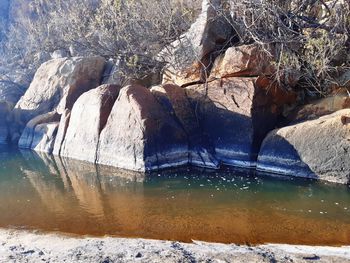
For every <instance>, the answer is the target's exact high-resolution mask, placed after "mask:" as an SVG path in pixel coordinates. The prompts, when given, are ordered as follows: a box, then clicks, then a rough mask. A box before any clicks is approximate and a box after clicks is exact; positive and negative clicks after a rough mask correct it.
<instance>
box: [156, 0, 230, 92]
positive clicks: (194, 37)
mask: <svg viewBox="0 0 350 263" xmlns="http://www.w3.org/2000/svg"><path fill="white" fill-rule="evenodd" d="M223 5H224V1H221V0H205V1H203V2H202V12H201V14H200V15H199V17H198V18H197V20H196V21H195V22H194V23H193V24H192V25H191V28H190V29H189V30H188V31H187V32H186V33H185V34H183V35H182V36H181V37H179V40H177V41H175V42H173V43H172V44H170V46H168V47H166V48H165V49H164V50H163V51H162V52H161V53H160V54H159V55H158V56H159V59H160V60H165V61H167V62H170V63H169V66H168V67H167V68H166V69H165V72H164V75H163V82H164V83H170V84H171V83H174V84H177V85H179V86H182V85H188V84H190V83H195V82H203V81H205V80H206V79H207V78H208V76H209V75H208V74H209V72H210V68H211V66H212V64H213V63H214V60H215V57H216V56H217V55H219V50H222V49H224V48H225V47H226V46H227V45H230V43H231V42H234V41H235V40H237V39H236V38H235V33H234V30H233V28H232V26H231V25H230V23H229V21H228V20H227V18H225V17H224V16H223V15H222V14H223V13H224V12H225V11H224V8H223Z"/></svg>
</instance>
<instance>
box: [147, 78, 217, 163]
mask: <svg viewBox="0 0 350 263" xmlns="http://www.w3.org/2000/svg"><path fill="white" fill-rule="evenodd" d="M151 91H152V93H153V94H154V95H155V96H156V98H157V100H158V101H159V102H160V103H161V104H162V105H163V107H164V108H165V109H166V110H167V111H168V112H170V113H171V114H172V115H173V116H174V117H175V118H176V119H177V121H178V122H179V123H180V125H181V127H182V128H183V129H184V131H185V132H186V135H187V139H188V152H189V163H190V164H193V165H196V166H200V167H210V168H217V167H218V165H219V162H218V160H217V159H216V158H215V156H214V149H213V147H212V145H211V144H210V143H209V141H208V138H206V135H205V134H203V133H202V131H201V127H200V125H199V122H198V120H197V118H196V114H195V112H194V109H193V108H192V106H191V104H190V101H189V99H188V98H187V95H186V91H185V89H183V88H181V87H179V86H176V85H170V84H167V85H163V86H162V87H161V86H157V87H153V88H152V89H151Z"/></svg>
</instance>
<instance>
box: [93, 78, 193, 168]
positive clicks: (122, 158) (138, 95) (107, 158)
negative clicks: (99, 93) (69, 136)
mask: <svg viewBox="0 0 350 263" xmlns="http://www.w3.org/2000/svg"><path fill="white" fill-rule="evenodd" d="M97 162H98V163H100V164H104V165H110V166H116V167H120V168H124V169H130V170H135V171H148V170H155V169H160V168H167V167H174V166H178V165H184V164H187V163H188V147H187V138H186V134H185V132H184V131H183V129H182V128H181V127H180V125H179V124H178V123H177V122H176V121H175V120H174V118H173V117H172V116H171V115H170V114H169V113H168V112H166V111H165V110H164V108H163V107H162V106H161V105H160V104H159V103H158V102H157V100H156V99H155V97H154V96H153V95H152V93H151V92H150V91H149V90H148V89H147V88H145V87H142V86H139V85H130V86H127V87H125V88H123V89H121V91H120V94H119V97H118V99H117V101H116V102H115V104H114V106H113V109H112V111H111V114H110V116H109V118H108V121H107V124H106V126H105V128H104V129H103V131H102V133H101V136H100V141H99V147H98V152H97Z"/></svg>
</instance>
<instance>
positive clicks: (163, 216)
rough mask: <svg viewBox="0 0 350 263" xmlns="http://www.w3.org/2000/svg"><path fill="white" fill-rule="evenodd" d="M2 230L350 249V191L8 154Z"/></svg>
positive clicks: (2, 175) (1, 180)
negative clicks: (139, 170)
mask: <svg viewBox="0 0 350 263" xmlns="http://www.w3.org/2000/svg"><path fill="white" fill-rule="evenodd" d="M0 227H3V228H7V227H10V228H20V229H38V230H43V231H60V232H65V233H71V234H79V235H80V234H82V235H93V236H95V235H96V236H103V235H111V236H118V237H140V238H152V239H153V238H154V239H166V240H178V241H185V242H190V241H191V240H204V241H213V242H225V243H241V244H243V243H253V244H257V243H267V242H273V243H290V244H319V245H350V189H349V187H347V186H336V185H331V184H329V185H326V184H323V183H317V182H313V181H303V180H297V181H296V180H277V179H272V178H269V177H255V176H252V175H248V174H246V173H242V172H233V171H229V170H227V171H220V172H204V171H198V170H187V169H184V170H177V171H168V172H162V173H160V174H152V175H148V176H144V175H141V174H137V173H131V172H125V171H120V170H117V169H113V168H106V167H96V166H94V165H91V164H88V163H84V162H78V161H74V160H68V159H60V158H52V157H49V156H46V155H38V154H36V153H32V152H19V151H15V150H8V149H1V150H0Z"/></svg>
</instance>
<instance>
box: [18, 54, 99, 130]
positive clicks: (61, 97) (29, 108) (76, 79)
mask: <svg viewBox="0 0 350 263" xmlns="http://www.w3.org/2000/svg"><path fill="white" fill-rule="evenodd" d="M104 66H105V59H104V58H101V57H89V58H83V57H76V58H61V59H53V60H50V61H48V62H46V63H44V64H43V65H42V66H41V67H40V68H39V69H38V71H37V72H36V74H35V76H34V79H33V81H32V83H31V85H30V87H29V88H28V90H27V91H26V93H25V94H24V96H23V97H22V98H21V99H20V100H19V102H18V103H17V105H16V106H15V112H16V115H19V116H20V117H19V120H20V121H21V124H22V125H25V124H26V123H27V122H28V121H29V120H30V119H32V118H34V117H36V116H38V115H40V114H45V113H48V112H51V111H57V112H58V113H59V114H62V113H63V112H64V110H65V109H72V107H73V104H74V102H75V101H76V100H77V98H78V97H79V96H80V95H81V94H83V93H84V92H86V91H88V90H90V89H92V88H95V87H97V86H98V85H99V83H100V81H101V78H102V73H103V70H104Z"/></svg>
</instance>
